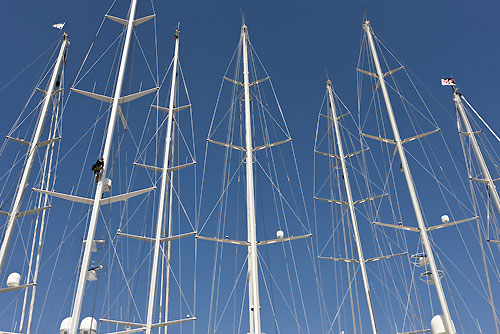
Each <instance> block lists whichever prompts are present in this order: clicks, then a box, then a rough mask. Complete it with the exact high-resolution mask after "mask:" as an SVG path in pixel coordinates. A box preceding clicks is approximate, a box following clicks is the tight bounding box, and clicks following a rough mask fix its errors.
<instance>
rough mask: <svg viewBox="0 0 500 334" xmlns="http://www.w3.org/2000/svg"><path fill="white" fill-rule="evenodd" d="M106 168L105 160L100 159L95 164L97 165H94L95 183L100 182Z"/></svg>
mask: <svg viewBox="0 0 500 334" xmlns="http://www.w3.org/2000/svg"><path fill="white" fill-rule="evenodd" d="M103 167H104V159H103V158H100V159H99V160H97V161H96V162H95V164H93V165H92V171H93V172H94V176H95V183H97V182H99V179H100V177H101V171H102V169H103Z"/></svg>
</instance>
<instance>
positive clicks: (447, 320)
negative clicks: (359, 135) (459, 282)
mask: <svg viewBox="0 0 500 334" xmlns="http://www.w3.org/2000/svg"><path fill="white" fill-rule="evenodd" d="M363 29H364V30H365V32H366V36H367V37H368V44H369V45H370V50H371V53H372V57H373V61H374V63H375V67H376V69H377V73H376V74H377V77H378V82H379V83H380V88H381V89H382V94H383V96H384V101H385V105H386V108H387V114H388V116H389V121H390V123H391V127H392V132H393V134H394V141H395V142H396V149H397V151H398V154H399V158H400V160H401V167H402V169H403V173H404V175H405V179H406V184H407V186H408V191H409V193H410V198H411V203H412V205H413V211H414V212H415V217H416V219H417V223H418V228H419V232H420V238H421V240H422V245H423V247H424V250H425V254H426V255H427V259H428V260H429V266H430V269H431V273H432V277H433V279H434V283H435V287H436V292H437V295H438V299H439V303H440V305H441V310H442V312H443V318H444V327H445V329H446V332H447V333H448V334H455V331H454V327H453V324H452V321H451V315H450V310H449V309H448V304H447V302H446V297H445V295H444V291H443V287H442V285H441V278H440V277H439V273H438V269H437V266H436V262H435V260H434V255H433V253H432V248H431V245H430V242H429V237H428V236H427V228H426V226H425V223H424V218H423V216H422V211H421V208H420V204H419V202H418V197H417V192H416V190H415V184H414V183H413V177H412V175H411V171H410V167H409V166H408V161H407V160H406V155H405V151H404V149H403V143H402V141H401V137H400V135H399V130H398V126H397V123H396V119H395V118H394V113H393V111H392V105H391V101H390V99H389V94H388V92H387V87H386V85H385V81H384V73H383V72H382V68H381V67H380V62H379V59H378V56H377V50H376V49H375V44H374V42H373V36H372V32H371V29H370V22H369V21H368V20H366V21H365V23H364V24H363Z"/></svg>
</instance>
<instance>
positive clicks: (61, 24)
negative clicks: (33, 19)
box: [52, 22, 66, 30]
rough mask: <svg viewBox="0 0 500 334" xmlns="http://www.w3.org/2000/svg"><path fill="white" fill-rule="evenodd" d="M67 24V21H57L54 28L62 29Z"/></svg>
mask: <svg viewBox="0 0 500 334" xmlns="http://www.w3.org/2000/svg"><path fill="white" fill-rule="evenodd" d="M65 25H66V22H64V23H56V24H53V25H52V28H56V29H59V30H62V29H63V28H64V26H65Z"/></svg>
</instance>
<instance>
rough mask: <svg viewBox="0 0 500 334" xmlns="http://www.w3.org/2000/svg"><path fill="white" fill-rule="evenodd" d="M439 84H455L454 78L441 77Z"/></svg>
mask: <svg viewBox="0 0 500 334" xmlns="http://www.w3.org/2000/svg"><path fill="white" fill-rule="evenodd" d="M441 85H442V86H455V79H453V78H447V79H441Z"/></svg>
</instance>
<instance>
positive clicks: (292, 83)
mask: <svg viewBox="0 0 500 334" xmlns="http://www.w3.org/2000/svg"><path fill="white" fill-rule="evenodd" d="M139 3H140V6H139V10H138V16H145V15H149V14H150V13H151V5H150V1H145V0H140V1H139ZM110 4H111V2H109V1H52V0H47V1H37V2H29V3H26V2H19V1H4V2H3V3H2V4H1V5H0V8H1V10H2V13H4V15H3V18H2V20H1V21H0V29H1V31H3V34H2V37H1V41H2V45H3V48H2V51H3V52H2V53H1V54H0V64H1V65H0V88H1V87H3V86H4V85H5V84H6V83H7V82H9V80H11V79H12V78H13V77H15V76H16V75H17V74H18V73H19V72H20V71H21V70H23V68H25V67H26V65H27V64H28V63H30V62H31V61H32V60H33V59H35V58H36V57H37V55H39V54H40V53H42V52H43V51H44V50H46V49H47V47H48V46H49V45H50V44H51V43H53V42H54V40H56V38H58V34H59V31H57V30H55V29H53V28H51V25H52V24H54V23H59V22H66V23H67V25H66V28H65V31H66V32H67V33H68V34H69V38H70V41H71V45H70V49H69V53H68V63H67V66H66V84H67V86H66V88H69V85H70V84H71V83H72V82H73V78H74V77H75V75H76V72H77V70H78V68H79V66H80V64H81V62H82V60H83V58H84V55H85V53H86V51H87V50H88V48H89V45H90V43H91V42H92V41H93V39H94V36H95V32H96V31H97V28H98V26H99V24H100V22H101V20H102V18H103V15H104V14H105V13H106V11H107V9H108V8H109V6H110ZM365 5H367V6H368V7H367V16H368V18H369V19H370V21H371V23H372V26H373V28H374V30H375V31H376V32H377V34H378V36H379V37H380V38H382V39H383V40H384V41H385V42H386V43H387V44H388V45H389V46H390V47H391V48H392V50H393V51H394V52H395V53H396V54H397V55H398V56H399V58H400V59H402V60H403V61H404V62H405V64H406V65H407V66H408V67H409V70H411V71H412V72H413V73H416V74H417V76H418V78H419V79H420V81H421V82H422V83H423V84H424V86H425V87H427V88H428V89H429V90H431V91H432V93H433V94H434V95H435V96H436V97H437V100H438V101H439V103H440V104H442V105H443V106H444V107H445V108H448V110H449V111H450V112H451V113H453V110H454V107H453V104H452V101H451V94H450V91H449V89H447V88H446V89H445V88H442V87H441V86H440V84H439V79H440V78H442V77H448V76H454V77H455V79H456V80H457V82H458V83H459V84H460V88H461V90H462V91H463V93H464V94H466V96H467V98H468V99H469V101H471V102H472V103H473V105H474V106H475V107H476V109H477V110H480V112H481V114H482V115H483V117H484V118H485V119H487V121H488V122H489V123H490V124H493V126H494V127H495V124H498V122H499V121H500V117H499V116H498V113H497V110H498V103H497V102H496V93H495V90H496V88H497V84H496V83H495V82H496V80H497V79H496V78H497V77H498V76H499V73H498V72H499V68H498V66H496V62H497V59H499V57H500V46H499V44H498V41H499V40H498V33H497V31H498V27H497V22H498V18H497V16H498V10H499V9H500V8H499V7H500V6H499V5H498V4H497V3H495V2H489V3H486V2H483V3H481V2H479V3H478V2H476V3H473V2H467V1H463V0H460V1H451V0H445V1H439V2H436V1H423V2H422V1H414V2H409V1H393V0H391V1H384V2H381V3H376V2H366V1H364V2H363V1H312V2H306V1H300V2H299V1H286V2H285V1H262V0H257V1H251V2H243V1H219V2H210V1H180V2H178V3H175V2H169V1H160V2H155V3H154V6H155V11H156V14H157V29H158V38H159V57H160V70H159V71H160V74H161V73H163V72H164V70H165V68H166V67H168V64H169V62H170V59H171V57H172V53H173V38H172V36H173V33H174V31H175V27H176V25H177V22H178V21H180V22H181V62H182V66H183V71H184V76H185V78H186V80H187V84H188V87H189V94H190V97H191V101H192V103H193V112H194V113H195V125H194V126H195V140H196V151H197V152H198V154H199V156H198V160H199V161H200V162H201V161H202V155H203V150H204V145H205V144H204V143H205V139H206V135H207V132H208V127H209V123H210V119H211V117H212V112H213V109H214V105H215V102H216V99H217V94H218V90H219V85H220V81H221V77H222V76H223V74H224V71H225V69H226V66H227V64H228V62H229V60H230V57H231V55H232V53H233V51H234V48H235V46H236V43H237V42H238V39H239V34H240V26H241V14H240V13H241V11H242V10H243V11H245V16H246V24H247V25H248V28H249V33H250V39H251V41H252V43H253V46H254V47H255V49H256V50H257V52H258V54H259V56H260V59H261V60H262V61H263V63H264V65H265V67H266V69H267V71H268V72H269V74H270V75H271V78H272V80H273V85H274V87H275V89H276V92H277V95H278V98H279V101H280V104H281V107H282V109H283V110H284V114H285V118H286V120H287V124H288V128H289V129H290V132H291V135H292V138H293V142H294V145H295V150H296V153H297V158H298V161H299V166H300V173H301V178H302V182H303V186H304V194H305V197H306V199H307V202H306V203H307V205H308V207H309V209H310V210H309V211H310V212H309V214H310V215H312V196H313V194H312V180H313V168H312V161H313V160H312V150H313V144H314V135H315V127H316V120H317V112H318V110H319V107H320V105H321V101H322V98H323V94H324V89H325V81H326V74H325V69H326V70H327V71H328V73H329V75H330V77H332V78H333V82H334V85H335V88H336V91H337V93H338V94H339V95H340V96H341V97H342V98H343V100H344V102H345V103H346V104H347V105H348V106H350V108H351V109H352V110H356V103H357V97H356V73H355V67H356V64H357V58H358V53H359V48H360V36H361V33H362V30H361V26H362V22H363V15H364V14H363V13H364V6H365ZM127 8H128V1H127V0H120V1H118V2H117V4H116V5H115V8H114V9H113V11H112V12H111V14H112V15H116V16H124V15H125V13H126V11H127ZM119 29H120V28H119V27H118V25H116V26H115V25H114V24H113V23H109V22H106V24H105V25H104V27H103V30H102V33H101V34H100V36H99V39H98V43H96V48H98V49H97V50H103V48H105V47H106V45H107V43H110V42H111V41H112V39H113V38H115V37H116V33H117V31H119ZM148 29H149V30H147V31H149V32H151V31H152V30H151V29H150V28H148ZM144 36H146V35H145V34H142V35H141V38H142V37H144ZM141 42H142V41H141ZM152 43H153V40H152V38H149V39H148V38H145V41H144V45H143V46H146V47H147V46H151V45H152ZM99 48H100V49H99ZM136 51H137V50H136ZM146 53H147V54H148V56H149V59H153V58H151V56H154V53H153V52H150V51H147V50H146ZM135 54H136V60H137V59H139V60H140V57H142V56H141V55H140V52H135ZM93 55H94V56H95V53H94V54H93ZM111 59H112V58H111ZM108 61H109V60H108ZM42 64H43V62H37V63H36V64H35V66H34V67H30V68H29V69H28V70H27V71H26V72H25V73H23V74H21V75H20V76H19V77H18V78H17V79H16V80H15V81H13V83H12V84H10V85H9V86H7V87H6V88H5V89H3V90H2V91H0V101H2V112H1V115H2V122H0V134H4V135H5V134H7V133H8V131H9V129H10V127H11V125H12V124H13V123H14V121H15V119H16V118H17V115H18V110H20V109H21V108H22V106H23V105H24V103H25V101H26V98H27V96H29V94H30V92H31V88H32V87H33V83H34V82H35V78H36V77H37V75H38V74H39V68H38V67H39V66H41V65H42ZM107 64H108V65H109V62H108V63H107ZM37 66H38V67H37ZM108 67H109V66H108ZM87 68H88V64H87ZM104 68H105V67H103V69H104ZM139 70H145V68H143V67H137V68H134V71H139ZM103 73H105V72H103ZM138 77H140V76H138ZM106 78H107V73H106V74H105V75H103V76H102V78H100V77H99V76H98V74H97V73H93V77H92V78H89V79H88V80H87V81H85V82H82V85H83V86H82V87H81V88H82V89H89V90H90V89H92V85H93V82H94V81H97V82H98V83H97V86H96V87H97V88H96V91H97V90H100V89H101V91H102V89H103V87H104V80H105V79H106ZM136 78H137V77H136ZM100 81H101V82H100ZM138 81H139V80H136V82H133V83H131V86H130V91H131V92H132V91H135V90H137V89H138V87H139V82H138ZM152 84H153V83H152V81H151V78H150V76H148V75H145V76H144V82H143V86H142V88H150V87H153V86H152ZM99 85H100V86H99ZM434 105H436V106H437V104H436V103H434ZM97 107H98V105H97V104H96V103H93V102H91V101H88V100H87V99H83V98H81V97H76V96H72V100H70V101H69V104H68V108H67V109H66V112H65V118H64V135H65V137H64V139H63V144H62V150H64V149H65V148H69V147H71V146H73V144H74V143H75V142H76V141H77V140H78V138H79V137H80V136H81V134H82V133H83V131H85V130H86V129H87V128H88V127H89V126H90V125H91V124H92V122H93V121H94V120H95V117H96V110H97ZM131 112H132V111H131ZM431 112H433V116H434V117H435V119H436V120H437V123H438V124H439V125H440V126H441V123H445V124H448V123H450V122H453V120H452V119H451V118H450V117H449V116H448V115H445V114H444V113H445V112H444V111H443V109H441V108H439V109H438V108H436V110H431ZM79 124H84V129H80V128H79ZM451 125H452V126H453V125H454V124H451ZM443 126H444V125H443ZM497 128H498V127H497ZM101 133H102V126H101V127H98V128H97V130H96V136H100V135H101ZM450 135H454V136H456V133H454V132H452V133H450ZM96 142H97V144H96V145H97V146H95V148H97V149H98V145H99V144H100V141H99V140H97V141H96ZM9 145H15V144H12V143H10V144H9ZM84 149H85V148H84V147H83V148H82V147H79V148H77V150H76V151H75V152H74V154H73V155H72V156H71V161H70V162H66V164H65V165H64V170H63V171H61V174H60V175H61V176H60V179H59V180H58V182H57V183H56V189H57V190H59V191H63V192H69V191H71V189H72V187H73V184H72V183H76V182H77V179H78V177H79V173H80V168H81V164H82V163H83V157H82V154H84V152H85V150H84ZM456 150H457V151H459V150H460V148H459V147H457V148H456ZM95 154H97V150H94V151H93V152H91V157H93V155H95ZM1 159H2V160H1V161H0V164H1V165H2V169H1V170H2V171H3V170H5V169H6V168H8V167H7V166H9V163H10V158H9V157H6V156H2V157H1ZM80 159H81V160H80ZM92 159H93V158H89V161H90V160H92ZM130 159H132V158H130ZM84 168H87V167H84ZM201 169H202V168H201V166H200V167H199V169H198V171H199V172H201ZM73 171H76V172H73ZM87 176H88V175H87ZM89 177H91V176H89ZM493 177H497V175H493ZM198 180H199V179H198ZM82 189H83V188H82ZM198 189H199V187H198ZM82 191H83V192H84V190H82ZM82 195H83V193H82ZM421 195H422V196H424V197H426V196H429V195H431V194H429V193H425V190H422V193H421ZM208 196H210V193H209V195H208ZM55 203H56V204H58V205H59V206H65V209H64V211H63V213H61V214H57V216H56V213H53V215H54V217H57V218H58V219H59V220H60V221H63V222H65V223H70V222H68V220H67V215H68V212H69V208H68V206H67V203H64V202H62V201H56V202H55ZM76 209H78V210H80V207H77V208H76ZM76 209H75V210H76ZM55 210H56V208H55V207H54V209H53V211H55ZM439 214H440V213H439ZM73 217H76V215H73ZM56 226H58V225H56ZM53 228H54V229H60V228H62V227H53ZM59 232H60V231H59ZM55 234H57V233H55ZM82 236H83V229H82V231H80V232H77V233H76V234H75V236H74V238H73V241H72V242H73V243H75V244H73V245H72V247H73V249H76V250H78V249H79V246H75V245H79V244H78V243H79V239H80V240H81V238H82ZM59 238H60V235H59V234H57V237H54V238H53V239H51V236H49V237H48V238H47V240H48V242H49V244H50V243H57V242H58V241H59V240H60V239H59ZM49 249H52V250H53V249H54V247H53V245H51V246H50V247H49V248H47V251H46V252H45V253H44V255H47V254H51V251H50V250H49ZM207 249H208V248H207ZM497 251H498V249H497ZM76 254H77V253H76ZM73 259H74V260H76V258H73ZM199 260H200V257H199ZM302 260H303V261H304V263H307V260H308V258H307V256H303V258H302ZM68 261H69V260H68ZM200 261H201V260H200ZM210 261H211V260H210ZM478 261H479V259H478ZM11 262H14V258H13V260H12V261H11ZM68 266H70V270H74V269H75V266H76V265H75V264H74V263H73V264H71V265H70V264H68ZM201 267H202V268H203V265H201ZM12 270H16V269H14V268H13V269H12ZM465 270H467V269H465ZM71 275H73V276H71ZM56 276H57V275H56ZM306 276H307V277H308V278H307V279H308V281H306V282H305V283H304V285H305V286H307V287H309V286H312V285H314V284H315V282H314V280H313V279H312V276H311V275H306ZM42 277H43V278H45V279H47V278H48V277H47V276H42ZM68 277H74V273H71V274H70V275H69V276H64V278H63V276H60V277H59V276H57V278H56V279H60V280H61V281H59V283H58V284H64V281H63V280H64V279H66V278H68ZM144 277H147V276H144ZM201 277H202V278H201V279H200V278H199V279H198V282H199V283H200V282H204V281H205V280H208V279H207V278H205V277H204V276H203V275H202V276H201ZM207 277H208V275H207ZM2 279H4V274H2ZM323 279H325V278H323ZM207 283H208V282H207ZM495 284H497V287H496V288H495V291H496V296H497V300H499V298H498V296H499V291H500V289H499V288H498V280H495ZM2 285H3V283H2ZM206 288H207V289H208V284H207V285H206ZM200 289H201V290H202V289H203V288H200ZM44 293H45V292H43V293H41V294H44ZM65 293H66V289H65V290H64V292H63V293H60V294H58V295H56V296H55V298H58V299H64V298H65V296H64V294H65ZM199 295H200V296H201V297H200V298H202V297H207V295H206V294H204V293H203V292H199ZM11 296H12V295H0V305H8V304H9V303H10V299H9V298H11ZM49 298H51V297H49ZM68 298H69V300H67V299H65V301H64V302H65V304H66V305H69V304H68V303H69V301H70V300H71V292H70V297H68ZM306 300H307V302H308V303H311V304H310V305H311V306H308V307H311V308H313V309H316V308H317V299H316V290H315V289H312V288H311V291H310V294H309V296H307V297H306ZM20 301H21V299H19V302H20ZM39 302H40V301H39ZM314 303H316V304H315V305H314V306H313V304H314ZM476 303H477V305H476ZM50 305H52V306H51V307H53V310H54V313H50V312H48V313H47V317H48V319H47V325H46V327H45V328H46V329H45V330H46V331H45V330H40V333H44V332H47V333H49V332H53V331H54V330H57V329H58V326H59V322H60V321H61V320H62V318H60V317H61V315H60V313H59V312H60V310H59V306H58V303H57V302H51V303H50ZM54 305H56V306H54ZM201 305H202V301H199V302H198V303H197V307H198V309H197V316H198V317H199V318H200V321H199V323H198V325H197V332H199V333H202V332H204V331H205V329H206V319H204V317H205V318H206V315H204V314H203V312H204V311H208V310H206V309H204V308H203V306H201ZM469 306H470V307H471V308H473V309H476V308H477V313H479V314H482V315H483V318H482V319H481V321H482V320H483V319H484V321H485V322H484V325H483V323H481V328H482V329H483V332H484V333H492V332H493V327H492V326H493V325H492V323H491V316H490V310H489V307H488V305H486V303H484V302H478V300H477V299H474V304H473V305H469ZM88 307H90V306H88ZM87 311H88V309H87ZM46 312H47V310H46ZM68 312H69V311H68ZM8 313H9V312H4V313H3V314H2V315H1V316H0V330H8V329H11V326H12V321H13V320H12V319H13V317H12V315H11V314H8ZM312 313H314V311H313V312H312ZM330 313H332V312H330ZM333 313H335V312H333ZM63 316H65V314H63ZM267 316H269V315H268V314H267ZM14 318H15V317H14ZM17 318H18V316H17ZM36 321H38V319H35V322H36ZM318 321H319V319H318V316H317V315H314V314H312V315H311V317H310V323H309V325H310V328H311V332H312V333H319V332H320V331H321V326H320V324H319V323H318ZM383 321H384V320H383V318H381V320H380V323H381V325H380V327H381V328H382V329H383V328H387V327H386V326H385V325H384V324H383ZM365 324H366V325H365V326H364V328H363V329H364V330H366V329H367V328H368V326H367V324H368V323H367V322H365ZM244 326H246V323H244ZM42 327H43V326H42ZM231 328H232V327H231ZM244 328H246V327H244ZM293 328H294V327H292V329H291V330H292V332H293ZM466 328H469V329H471V330H474V327H467V326H466ZM263 330H264V331H265V332H267V333H272V332H274V331H272V330H271V329H268V328H264V329H263ZM229 332H230V331H229V330H228V331H225V330H221V333H229ZM242 332H243V333H244V332H245V330H242ZM346 333H347V332H346Z"/></svg>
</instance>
